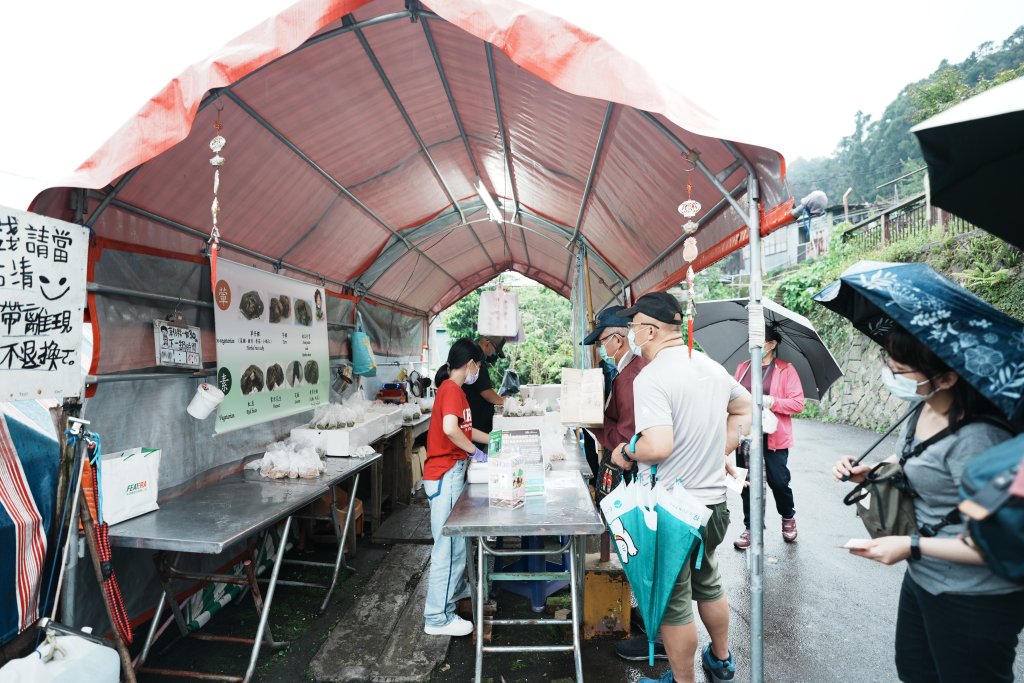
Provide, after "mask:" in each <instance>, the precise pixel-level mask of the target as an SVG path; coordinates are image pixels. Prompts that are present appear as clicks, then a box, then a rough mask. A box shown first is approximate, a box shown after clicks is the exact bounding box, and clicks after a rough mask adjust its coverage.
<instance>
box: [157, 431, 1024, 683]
mask: <svg viewBox="0 0 1024 683" xmlns="http://www.w3.org/2000/svg"><path fill="white" fill-rule="evenodd" d="M876 438H877V434H874V433H873V432H869V431H865V430H860V429H855V428H852V427H846V426H842V425H831V424H824V423H819V422H812V421H797V423H796V425H795V439H796V446H795V448H793V449H792V450H791V456H790V469H791V471H792V473H793V489H794V492H795V496H796V505H797V520H798V522H799V530H800V536H799V540H798V541H797V542H796V543H794V544H786V543H784V542H783V540H782V536H781V532H780V518H779V515H778V513H777V512H776V511H775V509H774V504H773V501H772V499H771V494H770V492H769V494H768V496H769V498H768V511H767V514H766V523H767V529H766V530H765V595H764V604H765V619H764V626H765V646H764V650H765V656H764V661H765V676H764V679H765V680H766V681H773V682H784V683H801V682H811V681H814V682H815V683H820V682H828V681H835V682H846V681H858V682H879V683H883V682H884V683H889V682H890V681H895V680H897V678H896V670H895V666H894V664H893V656H894V649H893V639H894V632H895V624H896V605H897V598H898V594H899V586H900V582H901V580H902V577H903V572H904V568H903V567H902V566H893V567H886V566H884V565H881V564H878V563H876V562H871V561H868V560H863V559H861V558H857V557H853V556H851V555H849V554H848V553H847V552H846V551H845V550H842V549H840V548H838V547H837V546H840V545H842V544H843V543H844V542H845V541H846V540H847V539H849V538H852V537H864V536H865V532H864V529H863V526H862V525H861V523H860V521H859V520H858V519H857V518H856V516H855V514H854V512H853V510H852V509H851V508H848V507H846V506H845V505H843V503H842V496H843V494H844V493H845V492H846V491H847V490H848V488H849V485H847V484H839V483H836V482H834V481H832V477H831V474H830V473H829V470H830V468H831V465H832V463H833V462H834V461H835V460H836V459H838V457H839V456H841V455H844V454H852V455H856V454H859V453H860V452H861V451H862V450H863V449H864V448H866V447H867V446H868V445H870V443H872V442H873V441H874V440H875V439H876ZM892 451H893V446H892V440H891V439H890V443H887V444H883V446H881V447H879V449H878V451H877V453H876V455H874V456H872V457H873V458H881V457H883V455H884V454H886V453H891V452H892ZM729 506H730V510H731V513H732V525H731V527H730V530H729V534H728V536H727V538H726V541H725V543H724V544H723V545H722V546H721V547H720V548H719V551H718V554H719V558H720V567H721V570H722V573H723V577H724V580H725V582H726V588H727V593H728V596H729V600H730V609H731V613H732V622H731V637H730V641H731V643H730V644H731V647H732V651H733V654H734V656H735V658H736V662H737V667H738V671H737V677H736V680H737V681H746V680H749V675H750V673H749V661H750V629H749V597H750V596H749V590H748V587H747V576H748V574H747V561H746V557H747V553H745V552H742V551H737V550H734V549H733V547H732V540H733V539H735V538H736V536H738V535H739V533H740V532H741V531H742V526H743V524H742V510H741V508H740V499H739V497H738V496H735V495H733V494H730V497H729ZM390 549H391V546H372V545H369V544H367V543H366V541H365V540H361V541H360V552H359V557H358V558H357V559H356V561H355V562H354V563H353V564H354V566H356V567H358V569H359V574H357V575H354V576H350V577H345V580H344V581H343V583H342V584H341V585H339V587H338V590H337V591H336V593H335V598H334V600H333V602H332V604H331V606H330V607H329V608H328V611H327V613H326V614H325V615H323V616H322V617H315V616H313V615H312V611H313V609H314V608H315V603H316V602H317V600H315V599H314V598H313V597H312V596H311V595H310V591H308V590H307V589H301V588H291V587H282V588H281V589H280V590H279V592H278V595H277V597H276V598H275V604H274V610H273V612H274V613H273V616H272V619H271V622H272V624H274V625H275V635H277V634H280V636H281V637H286V638H292V639H294V640H293V644H292V646H291V647H289V648H288V649H286V650H284V651H282V652H279V653H276V654H264V655H263V656H262V657H261V658H260V666H259V669H258V675H257V680H260V681H273V682H275V683H276V682H279V681H303V680H316V677H315V676H314V674H313V670H312V669H311V667H310V662H311V660H312V659H313V657H314V655H315V654H316V653H317V651H318V649H319V648H320V646H321V644H322V643H324V642H325V641H326V640H327V638H328V635H329V634H330V632H331V631H332V629H333V628H334V627H335V626H336V625H337V624H339V623H341V622H343V621H344V620H345V619H346V618H347V616H348V615H349V610H350V609H351V608H352V606H353V605H354V604H355V603H356V602H357V601H358V600H359V599H360V591H361V589H362V587H363V586H365V584H366V582H367V581H368V580H370V578H371V577H372V574H373V572H374V570H375V568H376V567H377V566H378V565H379V564H380V563H381V562H382V561H383V560H384V559H385V557H386V556H387V555H388V553H389V552H390ZM295 578H301V575H297V576H296V577H295ZM307 580H308V579H307ZM498 604H499V610H500V614H499V616H501V617H509V616H527V615H529V614H532V613H530V611H529V607H528V604H527V601H526V599H525V598H520V597H518V596H514V595H511V594H508V593H500V594H499V599H498ZM252 614H253V610H252V605H251V602H250V601H248V600H246V601H245V602H244V603H243V604H241V605H237V606H236V605H230V606H228V607H227V608H226V609H225V610H224V611H223V612H222V613H221V614H219V615H217V617H216V618H215V619H214V620H213V621H212V622H211V624H209V625H208V626H207V629H206V630H207V632H220V633H230V634H242V633H245V632H246V631H247V630H248V632H249V633H251V632H252V630H253V625H254V624H253V617H252ZM565 632H566V630H565V629H564V627H544V628H535V629H534V630H527V631H525V632H524V630H523V629H516V628H515V627H508V626H505V627H495V629H494V633H495V643H496V644H525V643H541V642H544V643H555V642H560V641H561V640H563V639H564V638H565ZM699 633H700V639H701V647H703V645H704V644H705V643H706V642H707V634H706V632H704V631H703V628H699ZM165 641H166V642H161V643H160V647H159V648H158V652H159V655H158V656H156V657H154V658H153V659H151V664H153V665H156V666H169V665H175V666H181V665H184V664H194V665H195V666H196V667H197V668H200V669H203V670H206V671H218V672H224V673H239V672H240V671H241V670H244V668H245V661H244V660H245V659H246V658H245V655H247V652H246V648H244V647H239V646H224V645H212V644H209V643H194V642H192V641H179V642H177V643H175V644H171V645H170V647H167V644H168V643H169V638H166V637H165ZM210 646H212V647H210ZM612 647H613V641H609V640H594V641H587V642H585V643H584V651H583V662H584V675H585V678H586V679H587V680H589V681H602V682H603V681H629V682H632V681H635V680H637V679H638V678H639V677H640V676H645V675H646V676H650V675H655V674H659V673H661V672H662V671H663V670H664V669H665V668H667V664H665V663H661V662H659V663H658V665H657V666H656V667H654V668H653V669H652V668H648V667H647V666H646V663H645V662H640V663H630V662H625V661H623V660H620V659H618V658H617V657H616V656H615V655H614V653H613V650H612ZM164 648H166V649H164ZM473 658H474V650H473V644H472V642H471V639H470V638H459V639H453V640H452V642H451V645H450V646H449V649H448V654H447V659H446V661H445V662H444V663H443V664H442V665H440V666H438V668H437V669H436V670H435V671H434V673H433V676H432V677H431V679H430V680H431V681H470V680H472V678H473V661H474V660H473ZM1015 672H1016V673H1017V676H1018V677H1019V678H1020V679H1021V680H1024V645H1021V646H1019V647H1018V656H1017V665H1016V669H1015ZM697 673H698V679H697V680H698V681H700V680H702V674H700V672H699V669H698V670H697ZM484 677H485V679H490V680H491V681H493V682H494V683H498V682H504V683H516V682H520V681H523V682H525V681H568V680H572V678H573V666H572V657H571V655H568V654H563V653H554V654H543V655H538V654H500V655H488V656H487V657H486V658H485V660H484ZM139 680H140V681H143V682H146V681H163V680H172V679H165V678H162V677H154V676H145V675H144V676H140V678H139ZM178 680H180V679H178Z"/></svg>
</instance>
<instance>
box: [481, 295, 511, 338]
mask: <svg viewBox="0 0 1024 683" xmlns="http://www.w3.org/2000/svg"><path fill="white" fill-rule="evenodd" d="M518 312H519V295H518V294H516V293H515V292H506V291H505V290H503V289H501V288H498V289H496V290H494V291H488V292H483V293H482V294H480V314H479V316H478V318H477V324H476V327H477V331H478V332H479V333H480V334H482V335H488V336H496V337H514V336H516V333H517V332H518V327H519V321H518V318H517V315H518Z"/></svg>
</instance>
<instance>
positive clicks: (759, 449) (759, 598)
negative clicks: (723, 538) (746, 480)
mask: <svg viewBox="0 0 1024 683" xmlns="http://www.w3.org/2000/svg"><path fill="white" fill-rule="evenodd" d="M747 182H748V186H749V188H750V193H749V195H748V197H749V215H748V217H747V226H748V229H749V230H750V304H749V307H748V308H749V311H748V313H749V326H750V341H749V346H750V367H751V370H752V371H751V373H750V394H751V396H752V398H753V404H754V405H753V416H752V417H753V419H752V421H751V425H750V463H749V466H750V552H749V554H748V555H747V561H748V563H749V573H750V680H751V681H752V683H761V682H762V681H763V680H764V448H763V436H762V426H761V403H762V400H763V396H764V387H763V386H762V382H763V380H762V377H761V373H760V372H758V368H760V367H761V356H762V351H763V346H764V314H763V312H762V309H761V224H760V213H759V208H758V198H759V195H760V188H759V186H758V183H757V178H756V177H755V176H754V175H753V174H751V175H750V176H749V178H748V181H747Z"/></svg>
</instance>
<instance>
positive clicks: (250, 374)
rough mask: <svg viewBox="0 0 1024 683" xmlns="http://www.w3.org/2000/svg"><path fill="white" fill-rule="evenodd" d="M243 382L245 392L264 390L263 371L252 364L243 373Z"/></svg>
mask: <svg viewBox="0 0 1024 683" xmlns="http://www.w3.org/2000/svg"><path fill="white" fill-rule="evenodd" d="M240 381H241V384H242V393H243V394H252V393H254V392H257V391H263V371H262V370H260V369H259V368H258V367H256V366H255V365H250V366H249V367H247V368H246V369H245V372H243V373H242V379H241V380H240Z"/></svg>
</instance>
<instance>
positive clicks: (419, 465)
mask: <svg viewBox="0 0 1024 683" xmlns="http://www.w3.org/2000/svg"><path fill="white" fill-rule="evenodd" d="M426 462H427V449H426V448H424V447H423V446H420V447H419V448H414V449H412V452H411V453H410V459H409V468H410V470H411V472H412V478H411V479H410V481H411V482H412V491H411V492H410V493H416V491H418V490H419V488H420V486H422V485H423V466H424V465H425V464H426Z"/></svg>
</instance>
